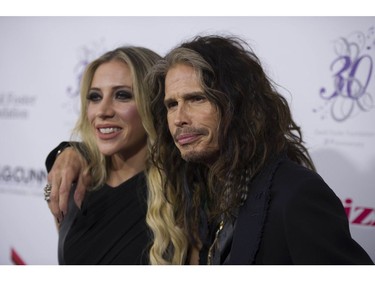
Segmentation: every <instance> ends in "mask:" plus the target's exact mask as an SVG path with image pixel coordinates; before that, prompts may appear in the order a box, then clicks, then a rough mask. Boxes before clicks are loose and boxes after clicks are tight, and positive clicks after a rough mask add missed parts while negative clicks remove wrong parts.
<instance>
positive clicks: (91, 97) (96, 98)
mask: <svg viewBox="0 0 375 281" xmlns="http://www.w3.org/2000/svg"><path fill="white" fill-rule="evenodd" d="M87 99H88V100H89V101H99V100H101V99H102V96H101V95H100V94H99V93H97V92H91V93H89V94H88V95H87Z"/></svg>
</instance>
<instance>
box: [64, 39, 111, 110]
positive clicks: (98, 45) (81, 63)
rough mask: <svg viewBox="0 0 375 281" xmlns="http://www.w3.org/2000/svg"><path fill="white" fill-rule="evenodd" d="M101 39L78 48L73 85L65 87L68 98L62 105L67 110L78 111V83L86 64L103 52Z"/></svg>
mask: <svg viewBox="0 0 375 281" xmlns="http://www.w3.org/2000/svg"><path fill="white" fill-rule="evenodd" d="M105 51H106V50H105V48H104V42H103V40H101V41H99V42H95V43H93V44H92V45H91V46H83V47H81V48H80V49H79V50H78V61H77V63H76V65H75V67H74V76H75V81H74V83H73V86H71V85H70V86H68V87H67V88H66V91H65V93H66V95H67V97H68V100H67V102H66V103H64V105H63V107H64V108H66V109H67V110H68V111H69V112H73V113H75V114H77V115H78V113H79V110H80V108H79V92H80V83H81V79H82V76H83V72H84V70H85V68H86V66H87V65H88V64H89V63H90V62H92V61H93V60H94V59H96V58H98V57H99V56H100V55H102V54H103V53H104V52H105Z"/></svg>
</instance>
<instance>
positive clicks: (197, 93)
mask: <svg viewBox="0 0 375 281" xmlns="http://www.w3.org/2000/svg"><path fill="white" fill-rule="evenodd" d="M201 95H204V92H203V91H194V92H190V93H184V94H182V95H181V97H182V98H183V99H184V100H188V99H190V98H194V97H196V96H201ZM173 101H176V99H175V98H168V99H164V104H165V105H167V104H168V103H170V102H173Z"/></svg>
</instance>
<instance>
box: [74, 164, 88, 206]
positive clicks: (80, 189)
mask: <svg viewBox="0 0 375 281" xmlns="http://www.w3.org/2000/svg"><path fill="white" fill-rule="evenodd" d="M90 184H91V177H90V174H89V173H88V172H87V171H84V172H82V173H81V174H80V176H79V178H78V182H77V188H76V191H75V192H74V201H75V202H76V205H77V206H78V208H80V209H81V207H82V201H83V198H84V197H85V193H86V189H87V188H88V187H89V186H90Z"/></svg>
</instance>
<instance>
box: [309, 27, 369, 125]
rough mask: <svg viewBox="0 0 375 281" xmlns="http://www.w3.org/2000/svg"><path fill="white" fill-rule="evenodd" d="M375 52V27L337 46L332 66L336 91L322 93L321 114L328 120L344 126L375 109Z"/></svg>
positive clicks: (354, 33)
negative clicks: (347, 121) (373, 56)
mask: <svg viewBox="0 0 375 281" xmlns="http://www.w3.org/2000/svg"><path fill="white" fill-rule="evenodd" d="M374 51H375V27H374V26H373V27H371V28H369V29H368V31H367V32H360V31H356V32H353V33H351V34H350V35H349V36H347V37H340V38H338V39H337V40H336V41H335V43H334V52H335V55H336V57H335V58H334V60H333V61H332V62H331V64H330V71H331V72H332V84H333V90H327V88H326V87H322V88H321V89H320V92H319V95H320V98H321V99H323V100H324V101H325V103H324V106H322V107H321V108H320V110H314V112H319V113H321V114H322V115H321V118H322V119H324V118H325V117H326V116H325V115H327V114H329V115H330V116H331V117H332V118H333V120H335V121H338V122H343V121H345V120H347V119H349V118H351V117H354V116H356V115H358V114H360V113H363V112H368V111H370V110H371V109H373V108H374V107H375V105H374V97H373V95H374V91H375V89H374V88H369V85H370V82H371V79H373V59H372V57H371V54H373V53H374Z"/></svg>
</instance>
